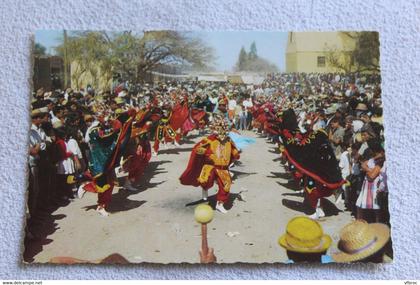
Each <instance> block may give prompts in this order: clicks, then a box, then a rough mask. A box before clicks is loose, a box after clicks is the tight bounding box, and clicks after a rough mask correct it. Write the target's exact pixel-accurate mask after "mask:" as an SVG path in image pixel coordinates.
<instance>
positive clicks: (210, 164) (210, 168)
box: [180, 119, 239, 213]
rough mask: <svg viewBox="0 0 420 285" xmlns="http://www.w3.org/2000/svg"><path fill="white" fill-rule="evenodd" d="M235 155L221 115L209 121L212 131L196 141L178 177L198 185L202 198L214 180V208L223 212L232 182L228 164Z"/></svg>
mask: <svg viewBox="0 0 420 285" xmlns="http://www.w3.org/2000/svg"><path fill="white" fill-rule="evenodd" d="M238 159H239V151H238V149H237V148H236V146H235V144H234V143H233V141H232V140H231V139H230V138H229V136H228V133H227V126H226V124H225V122H224V120H223V119H216V120H215V122H214V123H213V134H211V135H209V136H208V137H206V138H204V139H203V140H201V141H200V142H199V143H197V144H196V145H195V146H194V148H193V150H192V153H191V156H190V160H189V162H188V166H187V169H186V170H185V171H184V173H183V174H182V175H181V177H180V182H181V184H183V185H192V186H196V187H198V186H201V187H202V189H203V190H202V194H203V199H204V200H207V191H208V189H210V188H211V187H212V186H213V184H214V183H215V182H216V183H217V185H218V187H219V188H218V191H217V195H216V200H217V204H216V210H218V211H220V212H222V213H227V210H226V208H225V207H224V204H225V203H226V202H227V201H228V200H229V192H230V188H231V185H232V179H231V175H230V173H229V165H230V164H231V163H233V162H234V161H235V160H238Z"/></svg>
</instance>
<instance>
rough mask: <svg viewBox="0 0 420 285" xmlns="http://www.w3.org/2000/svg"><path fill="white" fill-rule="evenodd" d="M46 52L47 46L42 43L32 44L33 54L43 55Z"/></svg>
mask: <svg viewBox="0 0 420 285" xmlns="http://www.w3.org/2000/svg"><path fill="white" fill-rule="evenodd" d="M46 53H47V48H46V47H44V46H43V45H41V44H39V43H36V44H35V46H34V54H35V55H45V54H46Z"/></svg>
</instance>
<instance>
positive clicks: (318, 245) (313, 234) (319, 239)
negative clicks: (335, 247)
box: [278, 216, 331, 253]
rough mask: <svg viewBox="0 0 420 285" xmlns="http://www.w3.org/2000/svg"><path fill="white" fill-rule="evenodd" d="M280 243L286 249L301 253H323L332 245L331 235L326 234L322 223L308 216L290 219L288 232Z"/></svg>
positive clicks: (280, 239)
mask: <svg viewBox="0 0 420 285" xmlns="http://www.w3.org/2000/svg"><path fill="white" fill-rule="evenodd" d="M278 243H279V245H280V246H282V247H284V248H285V249H286V250H289V251H293V252H300V253H321V252H324V251H326V250H327V249H328V248H329V247H330V245H331V237H330V236H329V235H324V231H323V230H322V227H321V225H320V224H319V223H318V222H317V221H314V220H312V219H310V218H308V217H304V216H301V217H295V218H293V219H291V220H290V221H289V223H288V224H287V227H286V233H285V234H284V235H282V236H281V237H280V238H279V240H278Z"/></svg>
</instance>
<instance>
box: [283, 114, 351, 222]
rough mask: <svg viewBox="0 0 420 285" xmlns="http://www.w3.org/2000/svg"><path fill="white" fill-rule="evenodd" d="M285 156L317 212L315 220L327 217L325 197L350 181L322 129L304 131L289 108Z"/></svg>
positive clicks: (285, 119) (285, 123) (285, 132)
mask: <svg viewBox="0 0 420 285" xmlns="http://www.w3.org/2000/svg"><path fill="white" fill-rule="evenodd" d="M281 139H282V142H283V147H281V150H282V155H283V156H284V157H285V158H286V159H287V161H288V163H289V170H290V171H291V172H292V174H293V176H294V178H295V179H297V180H301V182H302V183H303V185H304V189H305V193H306V194H307V198H308V200H309V203H310V205H311V207H312V208H313V209H314V210H315V213H314V214H313V215H311V218H313V219H319V218H322V217H324V216H325V213H324V211H323V210H322V207H321V200H320V199H321V198H323V197H329V196H331V195H332V194H333V193H334V191H335V190H336V189H338V188H340V187H341V186H342V185H343V184H344V183H345V182H346V181H345V180H344V179H343V178H342V176H341V171H340V168H339V166H338V161H337V159H336V158H335V155H334V152H333V150H332V148H331V145H330V142H329V140H328V135H327V134H326V133H325V131H323V130H322V129H320V130H317V131H312V130H311V131H308V132H306V133H301V132H300V131H299V128H298V123H297V119H296V115H295V113H294V111H293V110H292V109H289V110H286V111H284V112H283V115H282V122H281Z"/></svg>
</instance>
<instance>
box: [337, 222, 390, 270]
mask: <svg viewBox="0 0 420 285" xmlns="http://www.w3.org/2000/svg"><path fill="white" fill-rule="evenodd" d="M389 238H390V230H389V227H388V226H387V225H385V224H380V223H372V224H368V223H367V222H366V221H364V220H356V221H354V222H351V223H350V224H348V225H346V226H345V227H344V228H343V229H342V230H341V231H340V240H339V242H338V245H337V247H338V249H339V252H337V253H333V254H332V255H331V256H332V258H333V259H334V261H335V262H340V263H343V262H345V263H349V262H373V263H382V262H383V261H384V252H385V246H386V244H387V243H388V241H389Z"/></svg>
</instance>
